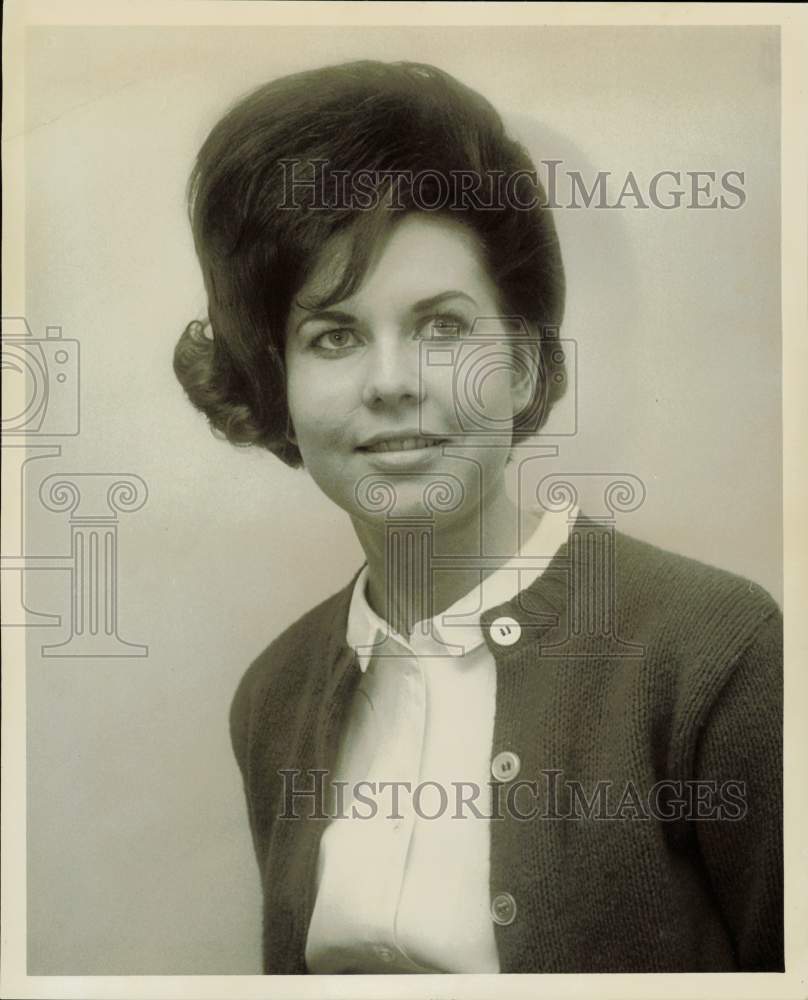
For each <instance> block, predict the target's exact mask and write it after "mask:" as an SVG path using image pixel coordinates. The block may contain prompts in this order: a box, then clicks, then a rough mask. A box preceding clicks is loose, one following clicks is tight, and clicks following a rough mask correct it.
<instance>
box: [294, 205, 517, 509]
mask: <svg viewBox="0 0 808 1000" xmlns="http://www.w3.org/2000/svg"><path fill="white" fill-rule="evenodd" d="M344 254H345V242H344V240H341V239H340V238H339V237H338V238H335V240H334V241H332V243H331V244H329V245H327V246H326V249H325V252H324V253H323V254H322V255H321V257H320V260H319V262H318V263H317V264H316V266H315V268H314V270H313V273H312V275H311V277H310V279H309V281H308V282H307V283H306V284H305V285H304V287H303V289H302V290H301V292H300V294H299V295H298V296H297V299H296V303H295V305H294V306H293V308H292V311H291V313H290V316H289V320H288V324H287V332H286V364H287V391H288V400H289V410H290V415H291V418H292V424H293V427H294V433H295V438H296V441H297V445H298V447H299V449H300V452H301V454H302V456H303V462H304V464H305V466H306V468H307V469H308V471H309V473H310V474H311V476H312V477H313V479H314V480H315V482H316V483H317V485H318V486H319V487H320V489H321V490H322V491H323V492H324V493H325V494H326V495H327V496H328V497H330V498H331V500H333V501H334V503H336V504H338V505H339V506H340V507H342V508H343V509H344V510H345V511H347V512H348V513H349V514H350V515H352V516H353V517H356V518H359V519H360V520H363V521H369V520H378V519H379V517H380V515H384V514H389V515H393V516H408V515H419V514H420V515H423V514H424V513H427V512H435V511H436V510H437V511H438V513H439V516H440V517H441V518H442V519H445V518H447V517H457V516H466V517H467V516H468V515H470V514H472V513H474V512H475V511H477V510H478V508H479V506H480V504H481V502H482V500H483V498H486V502H490V501H495V500H497V499H499V498H500V496H499V495H500V493H502V494H504V490H505V484H504V474H503V473H504V467H505V464H506V462H507V458H508V453H509V450H510V444H511V439H510V429H511V427H512V422H513V415H514V414H515V413H518V412H519V410H520V409H522V408H523V407H524V406H525V405H526V402H527V400H528V398H529V396H530V393H531V392H532V389H533V385H532V382H531V378H530V375H529V373H526V372H525V370H524V368H521V369H520V370H519V373H518V374H517V370H516V368H515V366H514V365H513V364H512V362H511V360H510V352H511V345H510V340H509V329H508V323H507V322H503V321H502V320H501V319H500V307H499V304H498V295H497V290H496V288H495V287H494V285H493V283H492V281H491V279H490V277H489V276H488V274H487V271H486V268H485V266H484V263H483V260H482V258H481V255H480V253H479V251H478V248H477V244H476V242H475V238H474V236H473V235H472V233H471V232H470V231H469V230H468V229H466V228H465V227H464V226H462V225H461V224H460V223H457V222H455V221H454V220H451V219H446V218H439V217H435V216H426V215H423V214H420V213H417V214H409V215H407V216H405V217H404V218H403V219H402V220H401V221H400V222H399V223H398V224H397V225H396V226H395V227H394V228H393V229H392V231H391V233H390V235H389V236H388V237H387V238H386V240H385V241H383V243H382V245H381V247H380V249H379V250H378V251H377V254H376V257H375V258H374V260H373V261H372V263H371V266H370V267H369V269H368V271H367V273H366V275H365V278H364V281H363V282H362V284H361V286H360V287H359V288H358V289H357V290H356V291H355V292H354V293H353V294H352V295H351V296H349V297H348V298H346V299H344V300H343V301H341V302H339V303H336V304H334V305H330V306H328V307H327V308H326V309H325V310H321V311H318V310H317V309H315V308H312V304H313V303H314V302H316V300H317V298H318V296H322V295H323V293H325V292H327V291H328V290H329V289H330V288H331V287H333V284H334V282H335V280H336V279H337V278H338V277H339V275H340V274H341V271H342V267H343V265H344V260H345V256H344ZM382 484H384V485H382ZM441 484H443V486H445V489H442V488H441ZM374 487H376V488H375V489H374ZM430 487H431V488H432V491H431V492H430ZM447 491H451V497H450V496H449V494H448V492H447ZM393 497H394V503H393V506H391V502H392V498H393Z"/></svg>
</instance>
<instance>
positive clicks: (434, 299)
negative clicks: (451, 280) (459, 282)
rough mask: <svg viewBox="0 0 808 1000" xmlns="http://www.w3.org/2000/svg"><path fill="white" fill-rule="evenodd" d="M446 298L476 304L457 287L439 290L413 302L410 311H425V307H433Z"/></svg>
mask: <svg viewBox="0 0 808 1000" xmlns="http://www.w3.org/2000/svg"><path fill="white" fill-rule="evenodd" d="M447 299H465V300H466V301H467V302H470V303H471V304H472V305H473V306H476V305H477V303H476V302H475V300H474V299H473V298H472V297H471V296H470V295H468V294H467V293H466V292H461V291H460V290H459V289H452V290H451V291H448V292H439V293H438V294H437V295H432V296H430V297H429V298H428V299H420V300H419V301H418V302H416V303H415V305H413V307H412V311H413V312H425V311H426V310H427V309H434V308H435V306H437V305H440V304H441V302H445V301H446V300H447Z"/></svg>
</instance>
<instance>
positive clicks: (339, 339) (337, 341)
mask: <svg viewBox="0 0 808 1000" xmlns="http://www.w3.org/2000/svg"><path fill="white" fill-rule="evenodd" d="M356 343H357V339H356V334H355V333H354V332H353V331H352V330H327V331H326V332H325V333H321V334H320V335H319V336H318V337H315V338H314V340H313V341H312V346H313V347H315V348H317V349H318V350H322V351H340V350H342V349H343V348H345V347H354V346H355V344H356Z"/></svg>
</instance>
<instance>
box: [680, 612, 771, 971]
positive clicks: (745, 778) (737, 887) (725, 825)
mask: <svg viewBox="0 0 808 1000" xmlns="http://www.w3.org/2000/svg"><path fill="white" fill-rule="evenodd" d="M782 666H783V619H782V614H781V612H780V610H779V608H776V607H774V608H773V609H772V610H771V611H770V613H769V614H768V616H767V617H766V618H765V619H764V620H763V621H762V623H761V624H760V626H759V627H758V629H757V630H756V632H755V634H754V636H753V638H752V640H751V641H750V643H749V644H748V645H747V646H746V648H745V649H744V651H743V652H742V653H741V655H740V657H739V658H738V660H737V662H736V664H735V667H734V669H733V670H732V672H731V673H730V676H729V678H728V680H727V681H726V683H725V684H724V686H723V688H722V689H721V691H720V694H719V696H718V698H717V701H716V703H715V704H714V706H713V708H712V710H711V712H710V714H709V716H708V718H707V720H706V723H705V727H704V729H703V731H702V733H701V738H700V740H699V744H698V746H697V751H696V760H695V777H696V779H697V780H699V781H715V782H717V786H718V788H719V789H721V786H722V785H724V783H725V782H734V783H737V786H736V787H737V789H741V791H740V794H739V792H738V791H737V790H736V791H735V792H733V795H734V807H733V808H732V809H728V810H725V812H724V814H723V817H722V818H718V819H702V820H700V821H698V822H697V823H696V827H697V830H698V841H699V847H700V850H701V854H702V857H703V859H704V862H705V864H706V867H707V871H708V873H709V877H710V880H711V883H712V886H713V889H714V891H715V893H716V897H717V900H718V904H719V906H720V908H721V910H722V912H723V914H724V918H725V920H726V923H727V926H728V927H729V929H730V931H731V933H732V936H733V940H734V943H735V949H736V956H737V959H738V963H739V966H740V968H741V969H742V970H746V971H770V972H778V971H779V972H782V971H783V969H784V960H783V829H782V817H783V784H782V782H783V774H782V767H783V757H782V709H783V688H782V684H783V678H782ZM724 787H725V788H726V787H727V786H726V785H724ZM720 799H721V794H720V792H719V801H720ZM740 800H742V803H743V804H739V801H740Z"/></svg>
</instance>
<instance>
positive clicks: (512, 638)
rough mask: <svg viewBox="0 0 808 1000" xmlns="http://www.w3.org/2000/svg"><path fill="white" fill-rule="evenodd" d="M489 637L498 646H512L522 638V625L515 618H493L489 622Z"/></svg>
mask: <svg viewBox="0 0 808 1000" xmlns="http://www.w3.org/2000/svg"><path fill="white" fill-rule="evenodd" d="M491 638H492V639H493V640H494V642H495V643H496V644H497V645H498V646H513V644H514V643H516V642H519V640H520V639H521V638H522V626H521V625H520V624H519V622H518V621H517V620H516V619H515V618H508V617H507V616H503V617H502V618H495V619H494V620H493V621H492V622H491Z"/></svg>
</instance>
